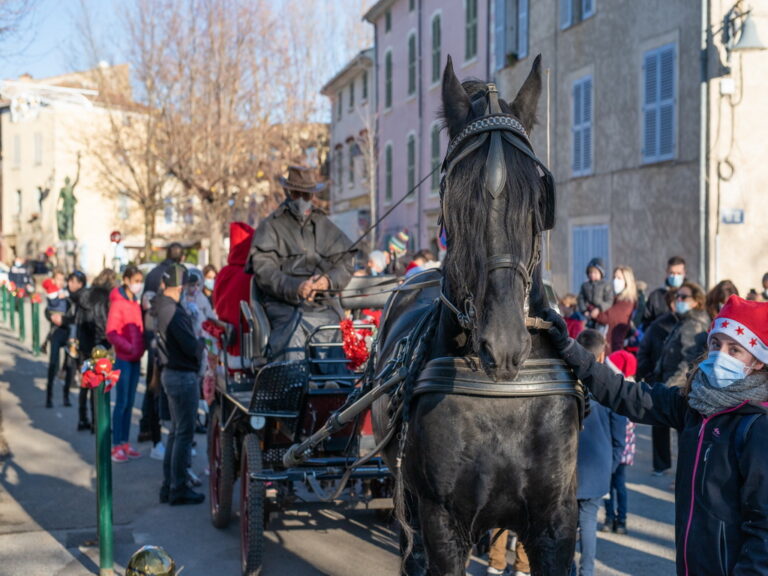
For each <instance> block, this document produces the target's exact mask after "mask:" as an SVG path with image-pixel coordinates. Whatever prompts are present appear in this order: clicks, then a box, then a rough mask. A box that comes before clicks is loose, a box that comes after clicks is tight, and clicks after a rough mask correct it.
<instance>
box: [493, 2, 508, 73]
mask: <svg viewBox="0 0 768 576" xmlns="http://www.w3.org/2000/svg"><path fill="white" fill-rule="evenodd" d="M506 4H507V2H506V0H495V3H494V11H495V12H494V15H495V18H496V20H495V22H494V23H493V34H494V46H493V48H494V55H495V58H496V70H501V69H502V68H504V66H506V64H507V62H506V60H507V46H506V32H505V31H506V29H507V20H506V14H507V8H506Z"/></svg>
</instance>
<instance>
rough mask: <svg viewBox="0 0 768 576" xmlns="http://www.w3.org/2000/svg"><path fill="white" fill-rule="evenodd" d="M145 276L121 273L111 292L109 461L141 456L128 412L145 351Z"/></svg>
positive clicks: (128, 271)
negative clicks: (113, 373) (113, 380)
mask: <svg viewBox="0 0 768 576" xmlns="http://www.w3.org/2000/svg"><path fill="white" fill-rule="evenodd" d="M143 280H144V277H143V275H142V273H141V270H139V269H138V268H137V267H136V266H128V267H127V268H126V269H125V271H124V272H123V283H122V285H120V286H117V287H116V288H115V289H114V290H112V293H111V294H110V307H109V317H108V318H107V339H108V340H109V341H110V343H111V344H112V346H113V347H114V349H115V369H116V370H120V380H119V381H118V382H117V385H116V386H115V409H114V411H113V413H112V461H113V462H127V461H128V460H129V459H132V458H140V457H141V454H140V453H139V452H137V451H136V450H135V449H134V448H133V447H132V446H131V444H130V442H129V437H130V431H131V411H132V410H133V402H134V399H135V397H136V387H137V385H138V383H139V373H140V364H141V357H142V355H143V354H144V325H143V322H142V312H141V304H140V302H139V297H140V295H141V292H142V290H143V289H144V284H143Z"/></svg>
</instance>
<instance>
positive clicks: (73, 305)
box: [45, 270, 86, 407]
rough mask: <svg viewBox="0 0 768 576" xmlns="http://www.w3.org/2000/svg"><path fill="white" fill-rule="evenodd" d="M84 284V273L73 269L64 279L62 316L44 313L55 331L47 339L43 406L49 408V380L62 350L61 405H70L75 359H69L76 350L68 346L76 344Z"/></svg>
mask: <svg viewBox="0 0 768 576" xmlns="http://www.w3.org/2000/svg"><path fill="white" fill-rule="evenodd" d="M85 284H86V278H85V274H83V273H82V272H81V271H80V270H75V271H74V272H72V273H70V274H69V276H67V290H68V292H69V296H67V309H66V312H64V314H58V313H56V314H54V313H52V312H51V311H50V310H47V309H46V311H45V317H46V319H47V320H48V321H49V322H51V323H52V324H53V325H54V326H56V328H55V329H54V331H53V335H52V336H51V357H50V361H49V364H48V386H47V401H46V406H48V407H51V405H52V403H51V397H52V396H53V381H54V378H55V376H56V371H57V370H58V366H59V364H58V357H59V350H61V349H64V398H63V405H64V406H71V405H72V404H71V402H70V400H69V391H70V389H71V388H72V383H73V382H74V381H75V371H76V370H77V363H78V360H77V358H75V357H73V354H76V353H77V351H76V350H75V348H74V347H73V346H72V344H73V343H74V342H76V341H77V313H78V307H79V305H80V298H81V297H82V295H83V292H84V288H85Z"/></svg>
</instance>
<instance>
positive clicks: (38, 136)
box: [34, 132, 43, 166]
mask: <svg viewBox="0 0 768 576" xmlns="http://www.w3.org/2000/svg"><path fill="white" fill-rule="evenodd" d="M34 139H35V166H40V165H41V164H42V163H43V133H42V132H35V136H34Z"/></svg>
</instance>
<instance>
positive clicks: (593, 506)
mask: <svg viewBox="0 0 768 576" xmlns="http://www.w3.org/2000/svg"><path fill="white" fill-rule="evenodd" d="M601 500H602V498H588V499H586V500H579V530H580V532H581V536H580V537H579V547H580V552H581V558H580V561H579V571H578V574H579V576H594V574H595V552H596V550H597V511H598V510H599V509H600V501H601ZM571 576H576V562H575V561H574V563H573V566H571Z"/></svg>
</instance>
